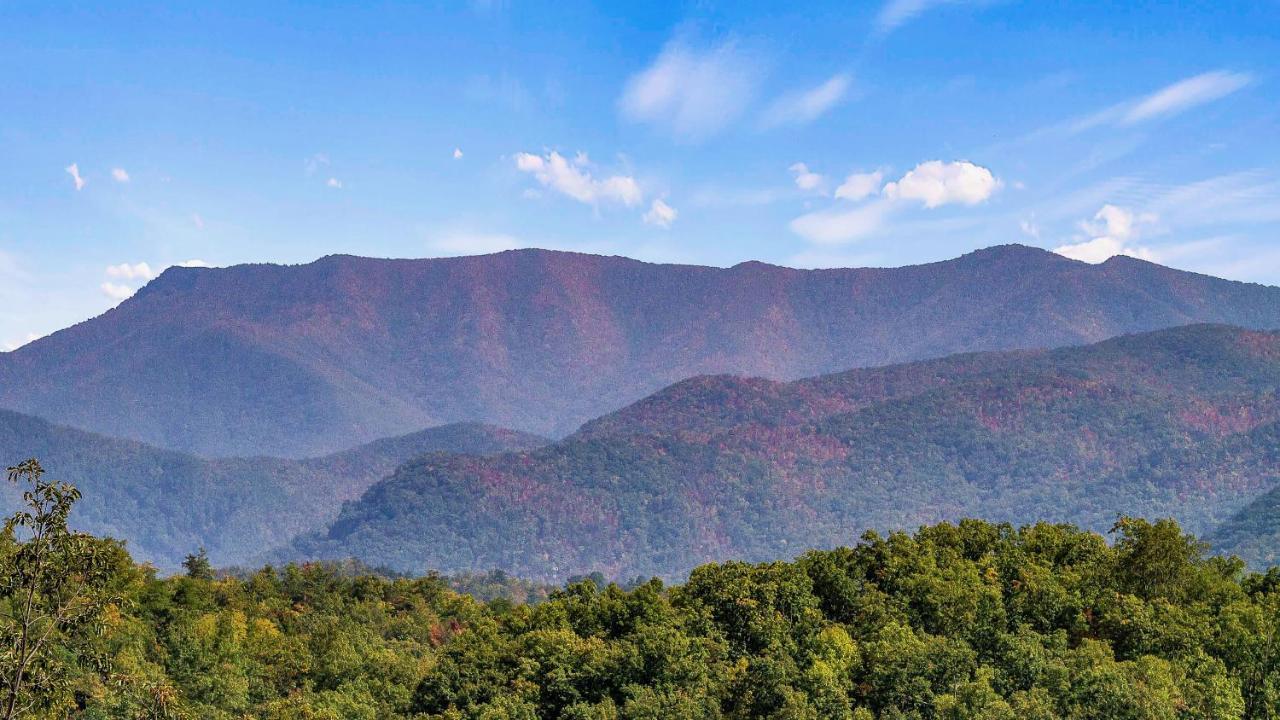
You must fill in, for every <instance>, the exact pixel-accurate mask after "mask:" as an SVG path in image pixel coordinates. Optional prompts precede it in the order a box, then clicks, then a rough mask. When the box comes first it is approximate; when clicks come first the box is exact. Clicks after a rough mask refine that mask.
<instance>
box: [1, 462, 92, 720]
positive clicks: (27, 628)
mask: <svg viewBox="0 0 1280 720" xmlns="http://www.w3.org/2000/svg"><path fill="white" fill-rule="evenodd" d="M8 478H9V481H10V482H13V483H19V484H24V485H26V486H27V489H26V490H25V491H24V492H23V496H22V497H23V503H24V509H23V510H19V511H18V512H16V513H14V514H13V515H12V516H11V517H9V518H8V519H7V520H6V521H5V524H4V530H3V537H2V538H0V608H2V609H3V610H2V611H0V646H3V647H4V648H6V649H5V650H4V651H3V653H2V654H0V675H2V676H3V679H2V680H0V682H3V686H2V687H3V693H4V696H3V706H2V707H0V713H2V715H0V717H3V718H4V720H12V719H13V718H17V717H20V716H22V715H24V714H26V713H29V712H31V711H32V710H35V709H39V708H48V707H52V706H54V705H55V704H59V703H63V704H65V703H66V702H67V697H66V694H67V691H68V689H69V682H68V679H69V675H70V673H71V671H72V670H73V668H74V664H75V662H76V661H77V660H86V659H89V658H88V657H86V655H88V654H89V652H90V650H89V648H88V647H86V644H85V643H84V639H85V638H86V637H87V636H88V635H89V634H90V633H91V628H93V627H94V626H95V625H97V624H99V623H100V622H101V619H102V613H103V610H104V609H105V608H106V607H108V605H109V604H110V603H112V602H113V601H114V600H115V599H116V598H114V597H113V596H112V594H111V587H110V585H111V579H112V574H113V569H114V567H115V565H114V562H113V559H114V558H113V554H112V552H111V550H112V546H111V544H110V543H104V542H102V541H100V540H97V539H96V538H94V537H92V536H90V535H86V534H83V533H77V532H72V531H71V530H70V529H68V527H67V517H68V515H70V513H71V508H72V506H73V505H74V504H75V502H76V501H77V500H79V499H80V491H79V490H77V489H76V488H75V487H74V486H72V485H68V484H66V483H61V482H55V481H49V480H45V478H44V468H42V467H41V466H40V462H39V461H38V460H35V459H31V460H27V461H25V462H22V463H20V464H18V465H15V466H13V467H10V468H9V470H8Z"/></svg>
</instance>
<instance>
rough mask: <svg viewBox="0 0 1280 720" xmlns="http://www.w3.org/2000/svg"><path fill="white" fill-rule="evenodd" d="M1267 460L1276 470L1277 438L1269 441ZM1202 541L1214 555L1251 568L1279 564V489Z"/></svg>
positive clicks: (1279, 450) (1279, 447)
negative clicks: (1229, 557) (1232, 557)
mask: <svg viewBox="0 0 1280 720" xmlns="http://www.w3.org/2000/svg"><path fill="white" fill-rule="evenodd" d="M1273 443H1274V444H1273V445H1272V448H1271V450H1272V452H1271V461H1272V462H1273V463H1275V465H1276V466H1277V467H1280V437H1277V438H1273ZM1205 541H1206V542H1208V543H1209V544H1210V546H1212V547H1213V549H1214V550H1215V551H1217V552H1221V553H1224V554H1230V555H1237V556H1239V557H1240V558H1242V559H1244V561H1245V562H1247V563H1249V565H1250V566H1252V567H1257V568H1265V567H1269V566H1272V565H1280V487H1278V488H1275V489H1273V490H1272V491H1271V492H1268V493H1267V494H1265V495H1263V496H1262V497H1260V498H1258V499H1257V500H1254V501H1253V502H1251V503H1249V504H1248V505H1247V506H1246V507H1244V508H1241V510H1240V512H1238V513H1236V514H1235V515H1233V516H1231V518H1229V519H1228V520H1227V521H1226V522H1224V523H1223V524H1222V525H1220V526H1218V527H1217V528H1216V529H1214V531H1213V532H1212V533H1210V534H1209V535H1208V536H1207V537H1206V538H1205Z"/></svg>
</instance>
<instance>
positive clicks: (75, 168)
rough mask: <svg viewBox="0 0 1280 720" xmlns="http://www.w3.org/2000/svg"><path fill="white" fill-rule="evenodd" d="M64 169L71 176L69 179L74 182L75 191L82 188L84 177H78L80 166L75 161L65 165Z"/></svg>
mask: <svg viewBox="0 0 1280 720" xmlns="http://www.w3.org/2000/svg"><path fill="white" fill-rule="evenodd" d="M66 171H67V174H68V175H70V176H71V179H72V180H73V181H74V182H75V184H76V191H80V190H82V189H84V183H85V179H84V178H82V177H80V166H79V165H77V164H76V163H71V164H70V165H68V166H67V167H66Z"/></svg>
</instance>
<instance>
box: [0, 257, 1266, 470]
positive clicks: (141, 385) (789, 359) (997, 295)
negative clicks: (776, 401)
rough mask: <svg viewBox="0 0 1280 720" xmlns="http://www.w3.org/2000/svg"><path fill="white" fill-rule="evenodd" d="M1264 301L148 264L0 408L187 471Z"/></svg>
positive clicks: (794, 272) (901, 274) (329, 265)
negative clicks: (144, 278) (142, 279)
mask: <svg viewBox="0 0 1280 720" xmlns="http://www.w3.org/2000/svg"><path fill="white" fill-rule="evenodd" d="M1202 321H1205V322H1227V323H1230V324H1234V325H1240V326H1244V327H1250V328H1255V329H1266V328H1274V327H1280V288H1273V287H1267V286H1260V285H1249V284H1244V283H1236V282H1233V281H1226V280H1219V279H1216V278H1211V277H1209V276H1204V275H1197V274H1194V273H1186V272H1183V271H1178V270H1172V269H1169V268H1164V267H1162V266H1159V265H1154V264H1151V263H1146V262H1143V261H1138V260H1115V261H1112V262H1108V263H1103V264H1100V265H1088V264H1085V263H1080V262H1078V261H1074V260H1070V259H1067V258H1064V257H1061V256H1059V255H1056V254H1054V253H1050V252H1048V251H1045V250H1041V249H1036V248H1030V247H1027V246H1016V245H1014V246H997V247H995V248H988V249H984V250H979V251H974V252H971V253H968V254H966V255H963V256H961V257H959V258H956V259H953V260H945V261H939V262H936V263H930V264H925V265H914V266H907V267H903V268H852V269H849V268H836V269H824V270H799V269H794V268H785V267H781V266H773V265H768V264H765V263H740V264H738V265H735V266H733V267H730V268H715V267H705V266H694V265H675V264H672V265H663V264H652V263H645V262H642V261H639V260H633V259H630V258H623V257H620V256H597V255H589V254H585V253H566V252H561V251H548V250H512V251H505V252H502V253H497V254H492V255H485V256H469V257H457V258H434V259H422V260H419V259H377V258H359V257H356V256H344V255H334V256H326V257H324V258H321V259H319V260H316V261H313V262H311V263H307V264H304V265H291V266H279V265H269V264H255V265H239V266H233V267H230V268H214V269H203V268H170V269H169V270H166V271H165V272H164V273H162V274H161V276H160V277H158V278H156V279H155V280H153V281H152V282H151V283H149V284H148V285H146V286H145V287H144V288H143V289H142V290H141V291H139V292H138V293H137V294H136V295H135V296H134V297H132V298H130V299H128V300H126V301H124V302H123V303H121V305H119V306H118V307H116V308H114V309H112V310H110V311H108V312H107V313H104V314H103V315H101V316H99V317H97V318H94V319H92V320H89V321H86V322H84V323H80V324H77V325H75V326H73V327H71V328H68V329H66V330H63V331H59V332H58V333H54V334H53V335H51V336H49V337H46V338H42V339H41V340H37V341H35V342H33V343H30V344H29V345H26V346H24V347H22V348H20V349H18V350H16V351H14V352H11V353H6V354H3V355H0V407H6V408H9V409H13V410H16V411H20V412H25V413H30V414H35V415H39V416H42V417H49V418H50V419H51V420H54V421H56V422H58V423H60V424H65V425H70V426H74V427H82V428H85V429H87V430H94V431H99V432H104V433H106V434H109V435H114V436H121V437H129V438H133V439H138V440H143V441H145V442H148V443H150V444H153V445H157V446H161V447H169V448H174V449H178V450H183V451H188V452H193V453H196V454H200V455H205V456H224V455H252V454H272V455H283V456H287V457H305V456H311V455H317V454H323V453H326V452H332V451H334V450H337V449H339V448H340V447H342V446H344V445H347V444H350V443H351V442H353V441H354V442H362V441H370V440H373V439H376V438H378V437H385V436H390V435H398V434H402V433H404V432H408V431H411V430H413V429H415V428H420V427H428V426H434V425H440V424H447V423H450V422H471V421H474V422H488V423H492V424H496V425H499V426H503V427H513V428H516V429H521V430H525V431H530V432H536V433H537V434H541V435H553V436H563V435H565V434H568V433H570V432H572V431H574V430H575V429H576V428H577V427H578V426H579V425H581V424H582V423H583V422H586V421H588V420H590V419H592V418H595V417H599V416H600V415H603V414H605V413H607V412H610V411H612V410H615V409H617V408H619V407H623V406H625V405H627V404H629V403H630V402H633V401H635V400H638V399H640V398H643V397H645V396H646V395H648V394H650V393H652V392H654V391H656V390H658V389H660V388H662V387H665V386H667V385H669V384H671V383H674V382H677V381H679V380H681V379H684V378H687V377H690V376H694V375H702V374H714V373H732V374H747V375H759V376H763V377H769V378H773V379H778V380H793V379H797V378H801V377H807V376H812V375H818V374H823V373H829V372H835V371H840V370H845V369H848V368H852V367H867V366H875V365H884V364H890V363H900V362H908V361H913V360H920V359H925V358H931V357H942V356H946V355H951V354H954V353H957V352H969V351H987V350H1008V349H1018V348H1035V347H1057V346H1063V345H1078V344H1085V343H1089V342H1096V341H1098V340H1101V339H1104V338H1106V337H1111V336H1115V335H1119V334H1122V333H1125V332H1141V331H1147V330H1154V329H1159V328H1163V327H1172V326H1176V325H1183V324H1187V323H1191V322H1202Z"/></svg>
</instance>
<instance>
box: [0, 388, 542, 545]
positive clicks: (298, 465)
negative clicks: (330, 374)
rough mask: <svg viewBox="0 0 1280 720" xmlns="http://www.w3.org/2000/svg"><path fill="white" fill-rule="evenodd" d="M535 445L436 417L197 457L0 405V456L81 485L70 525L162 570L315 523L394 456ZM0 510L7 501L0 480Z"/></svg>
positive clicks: (395, 460) (11, 498) (8, 492)
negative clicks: (252, 451)
mask: <svg viewBox="0 0 1280 720" xmlns="http://www.w3.org/2000/svg"><path fill="white" fill-rule="evenodd" d="M543 442H545V441H544V440H543V439H541V438H537V437H534V436H531V435H528V434H525V433H519V432H515V431H511V430H504V429H501V428H495V427H489V426H484V425H446V426H443V427H437V428H430V429H427V430H422V431H419V432H416V433H412V434H409V435H405V436H402V437H396V438H389V439H384V440H379V441H376V442H373V443H369V444H367V445H362V446H360V447H356V448H353V449H351V450H347V451H343V452H340V453H335V454H332V455H328V456H325V457H320V458H311V459H305V460H285V459H280V458H271V457H254V458H230V459H217V460H208V459H204V458H199V457H196V456H193V455H188V454H185V453H179V452H175V451H172V450H162V449H159V448H155V447H151V446H148V445H144V444H142V443H138V442H134V441H129V440H120V439H118V438H111V437H107V436H104V435H96V434H93V433H86V432H83V431H81V430H74V429H71V428H66V427H60V426H57V425H53V424H51V423H48V422H46V421H44V420H41V419H39V418H35V417H31V416H29V415H22V414H19V413H14V412H9V411H0V463H2V464H3V465H4V466H8V465H11V464H15V463H17V462H19V461H21V460H24V459H26V458H28V457H38V458H40V460H41V462H42V463H43V464H44V467H45V468H46V469H47V470H48V471H49V473H50V475H51V476H52V477H54V478H56V479H58V480H63V481H66V482H71V483H73V484H75V485H76V486H77V487H79V488H80V490H81V491H82V492H83V493H84V499H83V500H82V501H81V503H80V504H79V505H78V506H77V508H76V516H77V522H78V527H80V528H81V529H84V530H86V531H88V532H92V533H95V534H99V535H108V536H111V537H115V538H119V539H122V540H127V541H128V543H129V549H130V551H131V552H132V553H133V555H134V556H135V557H137V558H138V559H139V560H145V561H150V562H152V563H155V564H156V565H158V566H160V567H162V568H166V569H173V568H176V567H178V565H179V563H180V562H181V561H182V558H183V557H184V556H185V555H186V554H187V553H190V552H193V551H194V550H195V549H196V548H199V547H201V546H204V547H206V548H207V549H208V551H209V555H210V557H211V558H212V559H213V561H214V562H217V563H219V564H231V563H240V562H244V561H246V560H247V559H248V558H250V557H251V556H253V555H256V554H257V553H259V552H261V551H262V549H263V548H266V547H271V546H274V545H278V544H280V543H283V542H286V541H287V540H289V539H290V538H291V537H293V536H294V535H295V534H297V533H299V532H302V531H305V530H308V529H311V528H316V527H322V526H323V525H324V524H325V523H326V522H328V521H330V520H332V519H333V518H334V517H335V516H336V514H337V512H338V509H339V508H340V507H341V505H342V502H343V501H345V500H351V499H354V498H357V497H359V496H360V494H361V493H362V492H363V491H364V490H365V489H366V488H368V487H369V486H370V485H371V484H373V483H374V482H375V481H377V480H379V479H381V478H382V477H383V476H384V475H386V474H387V473H389V472H390V471H391V470H392V469H393V468H395V467H396V466H397V465H399V464H401V463H403V462H405V461H406V460H409V459H410V458H413V457H417V456H419V455H423V454H426V453H433V452H440V451H448V452H463V453H478V454H485V453H494V452H499V451H504V450H515V449H526V448H531V447H535V446H537V445H539V444H542V443H543ZM0 488H2V489H0V508H2V509H4V510H8V508H9V507H10V506H12V505H14V504H15V503H16V502H17V500H18V498H17V496H16V490H15V489H14V488H13V487H12V486H10V485H9V484H8V483H4V484H3V485H2V486H0Z"/></svg>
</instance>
